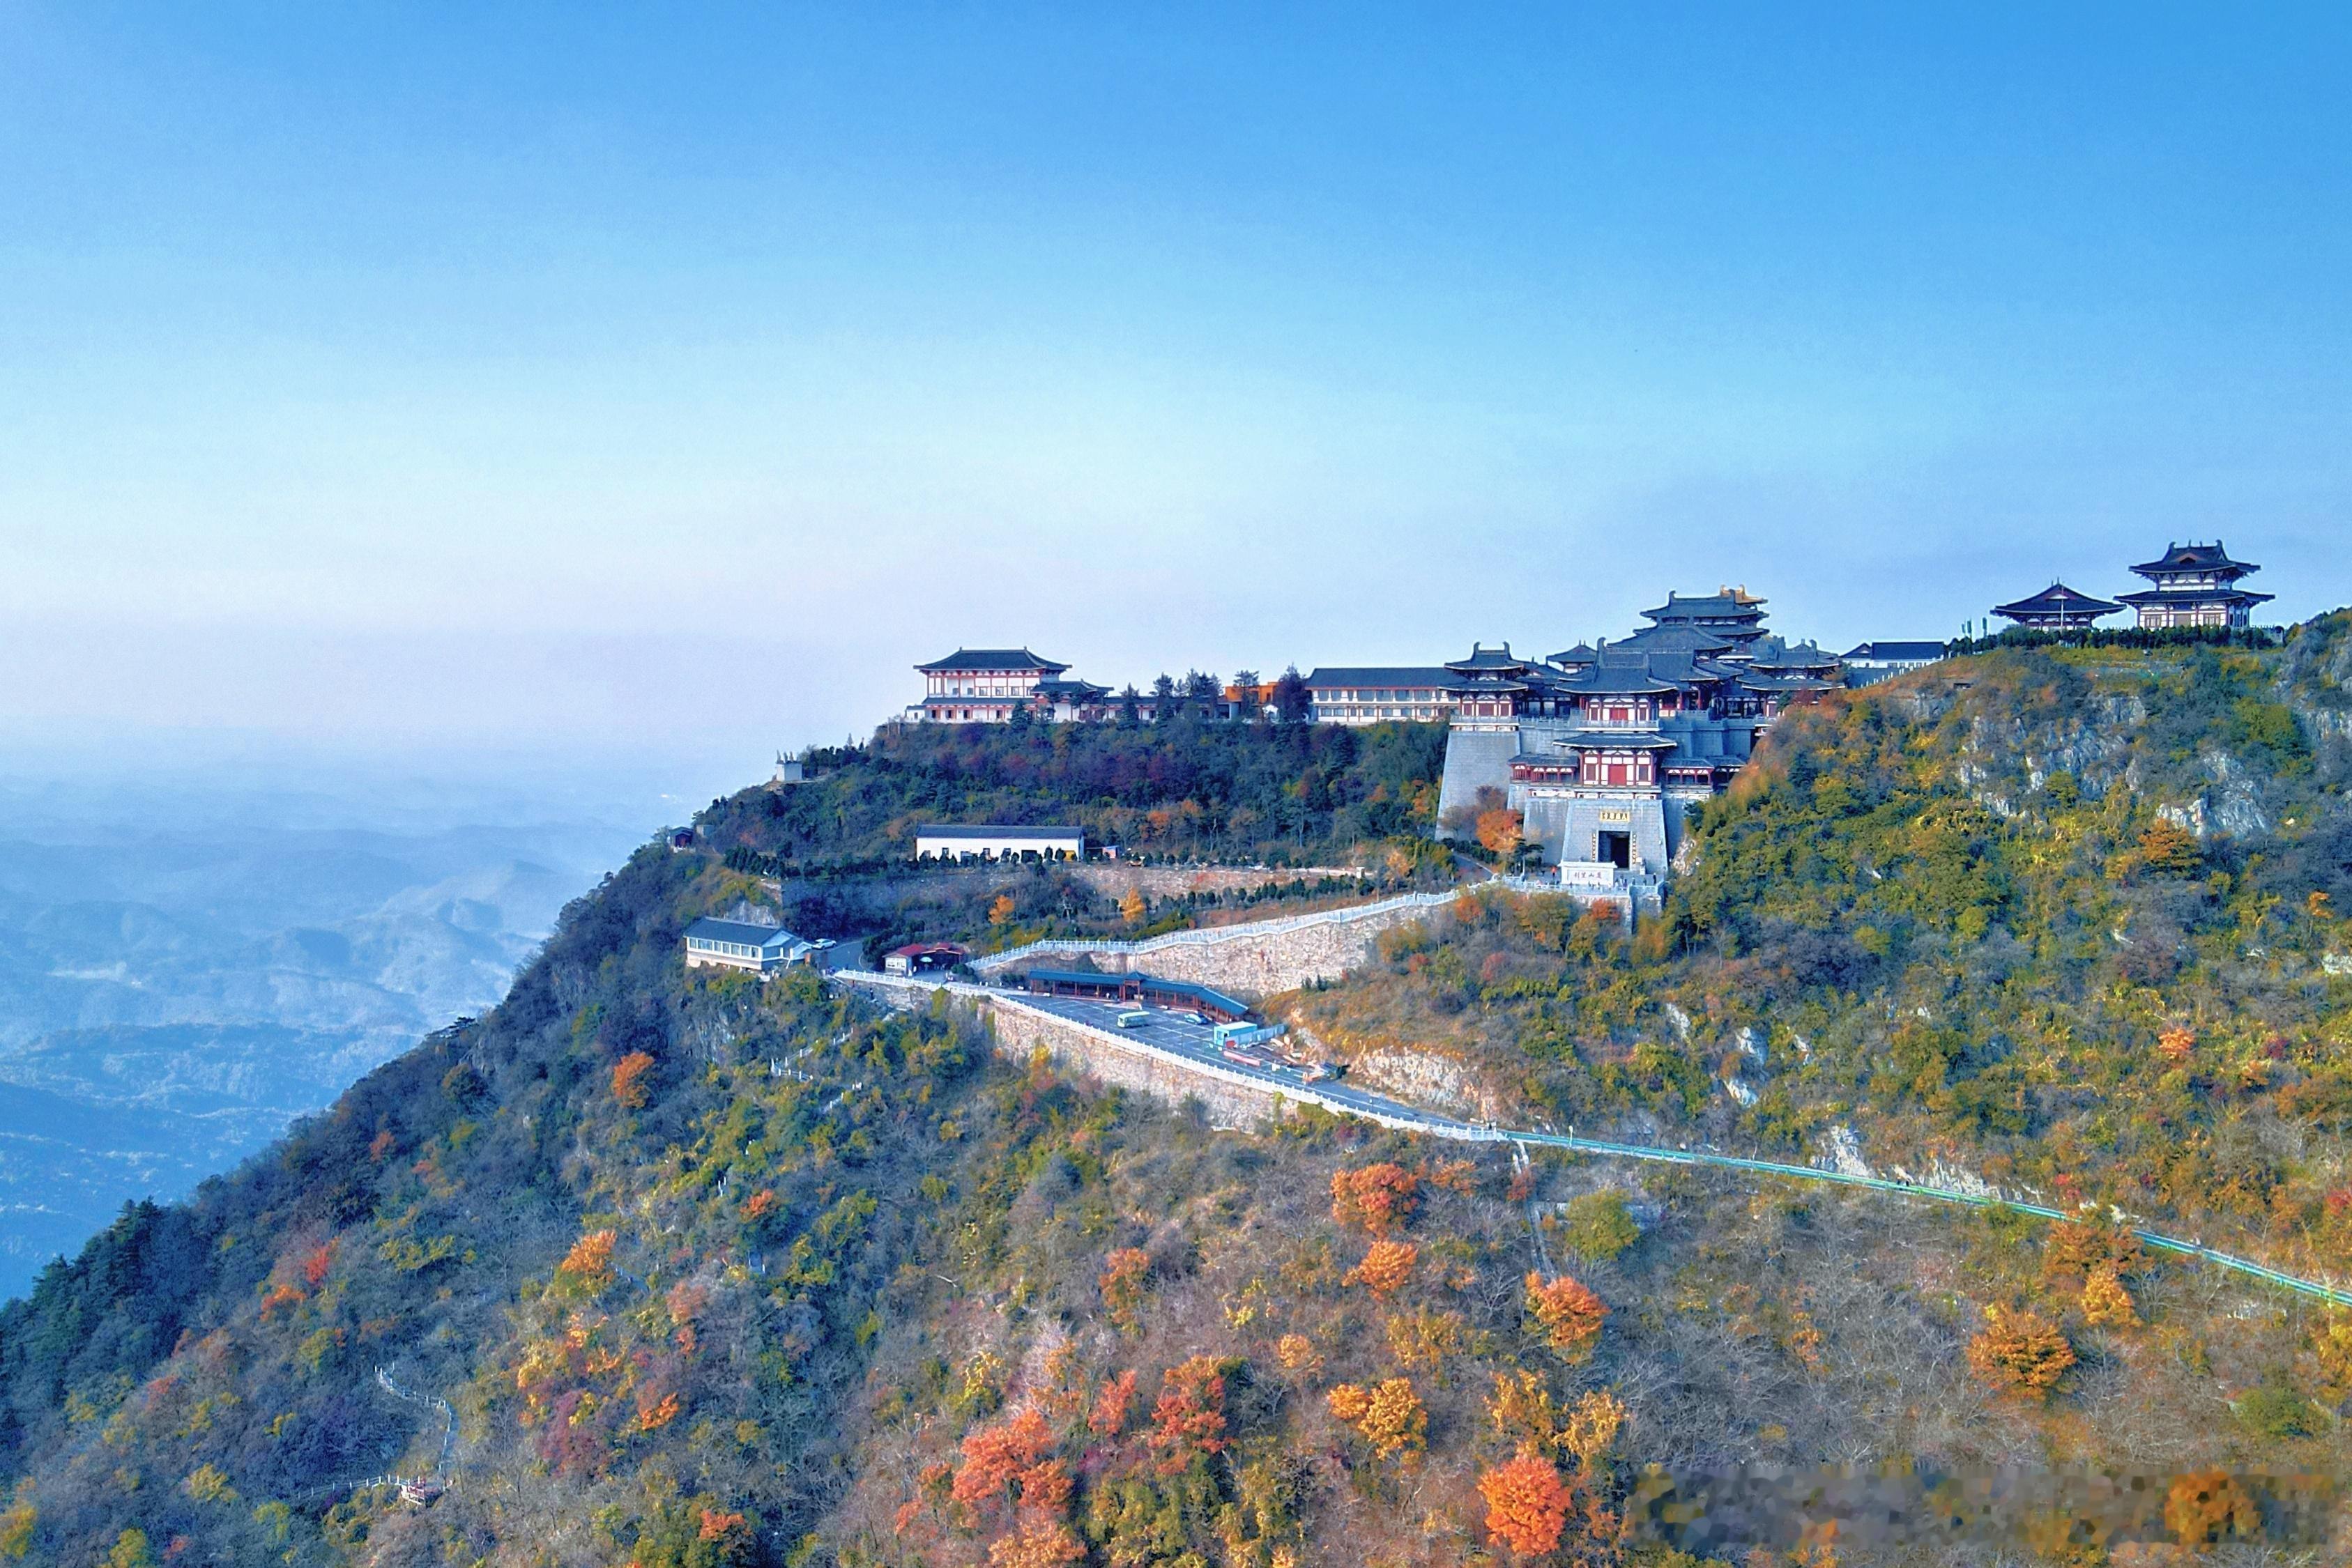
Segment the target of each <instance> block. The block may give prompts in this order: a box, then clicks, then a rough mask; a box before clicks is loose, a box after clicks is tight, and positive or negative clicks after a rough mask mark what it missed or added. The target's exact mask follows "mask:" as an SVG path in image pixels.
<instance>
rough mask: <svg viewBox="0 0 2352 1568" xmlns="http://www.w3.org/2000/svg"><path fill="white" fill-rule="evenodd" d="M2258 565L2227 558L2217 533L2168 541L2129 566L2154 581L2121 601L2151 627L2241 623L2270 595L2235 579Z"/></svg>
mask: <svg viewBox="0 0 2352 1568" xmlns="http://www.w3.org/2000/svg"><path fill="white" fill-rule="evenodd" d="M2260 570H2263V569H2262V568H2261V567H2258V566H2256V565H2254V564H2253V563H2252V562H2251V561H2243V560H2231V559H2230V552H2229V551H2228V550H2226V549H2223V548H2222V547H2221V540H2220V539H2215V540H2214V541H2213V542H2212V543H2211V544H2210V545H2200V544H2187V545H2176V544H2168V545H2166V546H2165V547H2164V553H2163V554H2162V555H2160V556H2158V557H2157V559H2154V560H2151V561H2143V562H2141V563H2140V564H2139V565H2137V566H2136V567H2134V568H2132V572H2133V575H2135V576H2137V577H2144V578H2146V579H2147V580H2148V581H2149V583H2151V584H2152V585H2153V586H2151V587H2149V588H2147V589H2143V590H2142V591H2139V592H2137V593H2126V594H2125V595H2123V596H2122V597H2123V601H2124V602H2125V603H2126V604H2128V605H2130V606H2131V607H2132V608H2133V609H2134V610H2136V611H2137V612H2139V623H2140V625H2142V626H2143V627H2147V628H2149V629H2151V630H2161V629H2163V628H2167V627H2172V626H2228V627H2240V626H2244V625H2246V624H2248V622H2249V619H2250V615H2251V612H2252V610H2253V607H2254V606H2255V605H2257V604H2267V603H2269V602H2270V601H2271V598H2272V595H2270V594H2267V593H2254V592H2251V591H2248V590H2246V589H2243V588H2241V587H2239V586H2238V581H2239V580H2240V579H2241V578H2243V577H2246V576H2247V575H2249V574H2251V573H2252V572H2257V571H2260Z"/></svg>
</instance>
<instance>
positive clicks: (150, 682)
mask: <svg viewBox="0 0 2352 1568" xmlns="http://www.w3.org/2000/svg"><path fill="white" fill-rule="evenodd" d="M1270 9H1272V8H1268V7H1264V6H1235V7H1217V6H1211V5H1196V6H1188V7H1167V8H1160V9H1158V10H1153V11H1147V10H1145V9H1144V8H1140V7H1117V8H1114V7H1092V8H1088V7H1077V6H1069V5H1056V6H1048V7H1037V8H1034V9H1022V8H1019V7H1015V6H1010V5H1005V6H987V7H981V6H946V5H937V6H863V7H853V6H826V7H818V8H811V7H790V6H761V7H744V8H742V9H740V10H738V9H721V8H712V7H690V6H660V7H656V6H637V7H624V6H604V7H594V8H588V7H573V6H555V5H547V6H534V5H522V4H515V5H502V6H497V7H459V6H447V7H440V8H431V9H428V8H422V7H393V6H383V5H336V6H317V5H297V4H290V3H289V4H284V5H270V6H239V5H206V6H202V7H193V6H166V5H151V6H118V5H104V4H89V3H86V0H78V3H76V4H72V5H65V4H31V5H28V4H21V3H12V4H0V193H5V203H0V450H5V452H6V453H7V454H8V455H7V459H6V461H5V463H0V614H5V617H6V619H7V622H8V623H9V625H10V626H11V628H12V630H11V634H10V635H9V636H8V637H7V638H5V639H4V640H0V728H4V729H5V730H6V731H8V732H10V733H15V734H19V735H48V736H58V735H73V734H79V733H81V732H86V731H89V730H91V729H93V728H96V729H100V730H103V731H105V732H107V733H110V734H118V735H127V734H136V733H144V732H146V731H149V730H152V729H157V728H164V729H173V728H176V729H179V730H183V731H187V730H205V731H234V732H239V733H246V732H250V733H253V734H257V735H264V736H275V737H286V738H288V739H289V741H305V742H321V743H325V742H332V743H335V744H346V743H351V742H353V741H357V740H367V741H372V742H374V743H377V744H383V745H388V746H393V747H424V746H483V745H487V744H488V743H489V742H490V741H491V740H493V739H497V740H498V741H499V743H500V744H509V743H512V742H515V741H517V740H518V739H520V740H524V741H528V742H530V743H532V744H544V745H546V746H549V747H556V748H559V749H560V748H562V747H615V748H620V749H624V750H627V751H630V752H633V753H639V754H641V753H642V752H643V750H644V748H646V747H648V746H651V747H656V748H660V747H673V748H676V749H677V752H678V754H679V755H681V756H683V755H688V754H696V755H707V756H711V757H733V756H736V755H739V754H740V757H741V758H743V759H744V760H743V763H742V768H743V771H744V773H745V775H746V776H748V773H749V771H750V769H751V768H752V767H753V766H754V765H755V764H756V762H757V761H758V759H759V758H760V757H761V755H763V753H764V751H765V749H767V748H771V747H773V746H775V745H778V744H786V743H797V742H800V741H803V740H807V739H811V738H817V737H838V736H840V735H843V734H845V733H847V732H850V731H852V730H858V731H862V730H864V729H865V728H866V727H868V726H870V725H871V723H872V722H873V721H874V720H875V719H877V717H879V716H881V715H882V714H883V713H885V712H887V710H888V709H890V708H891V707H893V706H898V704H901V703H903V702H904V701H905V700H907V698H908V697H909V696H910V695H914V694H915V692H916V690H917V685H916V681H915V677H914V676H913V675H912V674H911V672H910V671H909V670H908V665H910V664H914V663H916V662H918V661H919V660H922V659H925V658H929V657H933V656H936V655H937V654H938V653H941V652H944V651H946V650H947V649H949V648H950V647H952V646H954V645H956V644H957V643H970V644H973V645H981V644H993V643H1029V644H1031V645H1033V646H1035V647H1037V648H1038V649H1039V650H1040V651H1042V652H1045V653H1050V654H1052V655H1053V656H1055V657H1058V658H1061V659H1065V660H1068V661H1070V662H1072V663H1073V664H1076V666H1077V670H1078V673H1080V674H1085V675H1087V676H1090V677H1092V678H1096V679H1100V680H1108V681H1112V682H1119V681H1125V680H1129V679H1134V680H1136V681H1138V682H1139V683H1140V682H1143V681H1146V680H1148V679H1149V677H1150V675H1151V674H1153V673H1155V672H1157V671H1158V670H1160V669H1162V668H1166V669H1171V670H1174V671H1179V672H1181V670H1182V669H1183V668H1184V667H1186V666H1188V665H1199V666H1202V667H1206V668H1213V669H1215V670H1219V671H1230V670H1232V669H1234V668H1235V667H1237V666H1242V665H1252V666H1256V667H1260V668H1267V669H1278V668H1279V667H1280V666H1281V665H1282V664H1286V663H1288V662H1292V661H1296V662H1297V663H1298V664H1301V665H1302V666H1306V665H1311V664H1314V663H1317V662H1318V661H1321V662H1335V663H1358V662H1370V661H1376V660H1399V661H1404V660H1415V661H1418V660H1426V659H1435V658H1440V657H1447V656H1452V655H1453V654H1454V653H1457V652H1459V651H1460V650H1461V649H1462V648H1463V647H1464V646H1465V645H1466V644H1467V643H1469V641H1470V640H1471V639H1472V638H1473V637H1485V638H1487V639H1489V640H1493V639H1497V638H1505V637H1507V638H1510V639H1512V640H1514V642H1515V643H1517V644H1518V645H1519V646H1521V647H1522V648H1525V647H1527V646H1528V645H1530V644H1533V645H1536V646H1538V648H1539V649H1549V648H1554V647H1559V646H1564V645H1566V644H1567V643H1570V642H1572V641H1574V640H1576V639H1577V638H1579V637H1583V636H1591V635H1593V634H1596V633H1606V632H1612V631H1614V630H1617V629H1620V628H1622V627H1625V626H1626V625H1628V624H1629V623H1630V622H1632V621H1633V618H1634V612H1636V611H1638V610H1639V609H1641V608H1642V607H1643V606H1644V605H1647V604H1652V603H1655V602H1656V601H1658V599H1659V598H1660V597H1662V596H1663V594H1664V591H1665V590H1666V589H1668V588H1670V587H1675V588H1681V589H1684V590H1686V591H1687V590H1694V589H1706V588H1712V587H1714V586H1715V585H1717V583H1719V582H1745V583H1747V584H1748V586H1749V587H1751V588H1752V589H1754V590H1756V591H1760V592H1763V593H1765V594H1767V595H1768V596H1769V598H1770V599H1771V601H1772V605H1773V609H1774V612H1775V620H1776V623H1777V624H1778V625H1779V626H1780V628H1781V629H1783V630H1786V631H1789V632H1795V633H1804V634H1813V635H1818V636H1819V637H1821V638H1822V640H1823V641H1824V642H1830V643H1836V644H1838V645H1840V646H1843V645H1846V644H1848V643H1852V642H1854V641H1857V640H1860V639H1862V638H1864V637H1873V636H1919V635H1927V636H1936V635H1944V634H1948V633H1949V632H1953V631H1955V630H1957V628H1958V624H1959V623H1960V622H1961V621H1962V620H1964V619H1967V618H1970V617H1981V616H1982V614H1983V612H1984V610H1985V607H1986V606H1987V605H1989V604H1990V603H1991V602H1993V601H1996V600H1998V599H2005V598H2008V597H2011V596H2013V595H2015V594H2020V593H2023V592H2026V591H2031V590H2032V589H2035V588H2038V587H2040V586H2042V584H2044V583H2046V582H2047V581H2048V580H2050V579H2051V578H2052V577H2053V575H2063V576H2064V577H2065V578H2066V579H2067V580H2069V581H2072V582H2074V584H2075V585H2076V586H2078V587H2082V588H2084V589H2088V590H2092V591H2116V590H2119V589H2123V588H2126V587H2128V586H2132V584H2131V583H2130V582H2129V580H2127V579H2126V576H2125V574H2124V573H2123V571H2122V570H2121V569H2122V568H2123V567H2124V566H2125V565H2126V564H2127V563H2128V562H2130V561H2133V560H2137V559H2146V558H2147V556H2148V555H2151V554H2153V553H2155V551H2156V550H2157V549H2158V548H2160V547H2161V546H2162V545H2163V544H2164V543H2165V542H2166V541H2167V540H2168V539H2171V538H2189V537H2192V536H2193V537H2199V538H2207V537H2211V536H2213V535H2216V534H2219V535H2221V536H2222V537H2224V538H2227V540H2228V541H2229V543H2230V545H2231V548H2232V549H2233V550H2235V551H2237V552H2238V553H2240V554H2242V555H2245V556H2248V557H2251V558H2252V559H2256V560H2259V561H2261V562H2262V563H2263V565H2264V566H2265V567H2266V568H2267V569H2268V570H2265V571H2264V573H2263V576H2262V577H2261V578H2259V579H2258V580H2256V586H2260V587H2263V588H2266V589H2268V590H2270V591H2273V592H2274V593H2276V594H2278V595H2279V604H2278V606H2277V608H2278V609H2279V610H2280V611H2281V612H2284V614H2287V615H2291V616H2301V615H2305V614H2308V613H2312V612H2316V611H2318V610H2322V609H2326V608H2329V607H2332V606H2334V605H2336V604H2339V603H2342V602H2344V601H2347V600H2352V565H2347V551H2346V550H2345V549H2344V548H2343V546H2344V543H2345V540H2346V538H2347V532H2352V530H2347V526H2346V519H2347V517H2352V440H2347V431H2352V352H2347V350H2352V341H2347V339H2352V329H2348V328H2352V323H2347V287H2346V280H2347V277H2352V218H2347V214H2352V110H2347V102H2346V99H2345V96H2344V94H2343V92H2342V89H2341V84H2342V82H2343V81H2344V80H2345V79H2347V71H2352V20H2347V18H2348V17H2352V13H2347V12H2345V11H2343V10H2342V9H2340V8H2331V9H2326V10H2322V9H2318V8H2313V9H2311V10H2309V11H2307V12H2302V13H2298V12H2296V11H2295V10H2294V9H2292V8H2284V7H2281V8H2268V9H2266V10H2264V11H2263V13H2262V14H2260V15H2251V14H2249V15H2240V16H2227V17H2224V16H2221V15H2220V14H2219V13H2218V12H2208V13H2206V14H2204V15H2201V16H2200V15H2198V14H2195V13H2191V12H2188V11H2177V12H2173V11H2162V10H2159V9H2158V8H2154V7H2146V6H2135V7H2120V6H2119V7H2114V8H2105V9H2093V8H2072V9H2069V10H2067V11H2066V12H2065V13H2064V14H2063V15H2053V14H2052V13H2053V11H2055V10H2056V9H2057V8H2053V7H2024V6H2019V7H2013V8H2000V7H1993V6H1971V7H1951V8H1945V9H1943V10H1940V11H1932V12H1931V10H1930V8H1927V7H1908V6H1906V7H1892V6H1890V7H1883V8H1875V9H1870V10H1864V9H1853V10H1840V9H1833V8H1830V7H1817V6H1816V7H1802V8H1800V7H1790V6H1777V7H1760V6H1725V7H1720V8H1709V7H1698V6H1691V7H1617V8H1611V9H1609V10H1606V11H1602V10H1585V11H1575V10H1570V9H1568V8H1563V7H1545V8H1539V9H1528V10H1524V11H1509V10H1505V9H1503V8H1500V7H1491V8H1466V7H1456V8H1451V9H1453V10H1455V11H1464V12H1468V11H1473V10H1475V15H1468V16H1462V15H1456V16H1448V15H1446V14H1444V9H1442V8H1438V7H1421V8H1410V9H1407V8H1388V7H1381V6H1376V5H1353V6H1348V7H1333V8H1329V9H1324V10H1307V9H1298V8H1280V10H1279V13H1278V14H1277V15H1269V14H1268V13H1269V10H1270ZM583 13H586V14H585V15H583Z"/></svg>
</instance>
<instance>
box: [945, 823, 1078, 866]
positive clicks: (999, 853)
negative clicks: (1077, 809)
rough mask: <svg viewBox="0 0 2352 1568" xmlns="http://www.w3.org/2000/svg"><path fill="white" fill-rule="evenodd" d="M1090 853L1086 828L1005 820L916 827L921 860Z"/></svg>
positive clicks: (1060, 857)
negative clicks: (1025, 825)
mask: <svg viewBox="0 0 2352 1568" xmlns="http://www.w3.org/2000/svg"><path fill="white" fill-rule="evenodd" d="M1086 852H1087V831H1086V830H1085V829H1084V828H1064V827H1045V828H1016V827H1008V826H1005V825H1003V824H1001V823H986V822H984V823H979V824H975V825H971V826H950V825H945V824H938V823H933V824H927V825H925V826H922V827H919V828H917V829H916V830H915V858H916V859H917V860H919V861H969V860H998V861H1006V860H1011V861H1017V860H1025V859H1027V858H1028V857H1029V856H1031V855H1034V856H1036V857H1037V858H1038V859H1039V860H1048V861H1061V860H1070V861H1074V860H1083V859H1085V858H1086Z"/></svg>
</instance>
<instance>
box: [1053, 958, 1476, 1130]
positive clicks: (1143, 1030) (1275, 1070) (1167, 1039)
mask: <svg viewBox="0 0 2352 1568" xmlns="http://www.w3.org/2000/svg"><path fill="white" fill-rule="evenodd" d="M1007 994H1008V995H1009V996H1010V997H1011V998H1013V1000H1015V1001H1020V1002H1025V1003H1026V1004H1028V1005H1029V1006H1031V1007H1033V1008H1035V1009H1038V1010H1040V1011H1041V1012H1049V1013H1053V1014H1055V1016H1056V1017H1059V1018H1066V1019H1071V1020H1073V1021H1074V1022H1077V1023H1082V1024H1090V1025H1092V1026H1093V1027H1094V1028H1096V1029H1100V1030H1109V1031H1110V1032H1111V1033H1113V1034H1116V1035H1119V1036H1121V1037H1123V1038H1125V1039H1128V1040H1135V1041H1137V1042H1138V1043H1139V1044H1142V1045H1146V1046H1149V1047H1150V1048H1151V1049H1152V1050H1154V1051H1166V1052H1167V1053H1169V1054H1170V1055H1171V1056H1176V1057H1181V1058H1183V1059H1186V1060H1189V1061H1205V1062H1209V1063H1211V1064H1213V1065H1214V1066H1216V1067H1220V1068H1222V1069H1223V1070H1224V1071H1227V1072H1234V1073H1239V1074H1241V1075H1242V1076H1243V1077H1245V1078H1255V1079H1257V1080H1259V1081H1261V1082H1266V1083H1271V1084H1273V1085H1274V1086H1275V1087H1276V1088H1279V1089H1285V1090H1288V1091H1290V1092H1293V1093H1296V1092H1298V1091H1299V1090H1302V1089H1306V1090H1308V1091H1310V1092H1312V1093H1314V1094H1315V1095H1316V1096H1317V1097H1318V1099H1323V1100H1328V1101H1330V1102H1331V1103H1334V1104H1338V1105H1344V1106H1347V1107H1349V1109H1351V1110H1357V1111H1365V1112H1370V1113H1374V1114H1377V1115H1384V1116H1395V1117H1399V1118H1401V1119H1402V1120H1405V1121H1409V1122H1412V1123H1414V1124H1417V1125H1420V1126H1423V1127H1427V1128H1429V1129H1430V1130H1431V1131H1433V1132H1451V1133H1456V1134H1459V1133H1466V1132H1471V1131H1474V1130H1475V1129H1474V1128H1473V1127H1472V1125H1471V1124H1469V1123H1467V1122H1457V1121H1454V1120H1453V1119H1452V1118H1450V1117H1446V1116H1437V1115H1433V1114H1431V1113H1429V1112H1427V1111H1423V1110H1422V1109H1420V1108H1419V1107H1418V1106H1413V1105H1407V1104H1405V1103H1402V1102H1401V1101H1396V1100H1391V1099H1388V1098H1386V1097H1385V1096H1383V1095H1379V1094H1372V1093H1368V1092H1365V1091H1363V1090H1361V1089H1355V1088H1350V1087H1349V1085H1348V1083H1347V1082H1345V1081H1344V1080H1342V1079H1337V1078H1326V1079H1324V1080H1322V1081H1321V1082H1317V1083H1314V1084H1311V1085H1310V1084H1308V1083H1307V1078H1306V1074H1305V1072H1304V1071H1302V1070H1301V1069H1299V1068H1296V1067H1292V1066H1290V1065H1288V1064H1286V1063H1285V1064H1283V1065H1281V1066H1277V1067H1270V1068H1267V1067H1244V1065H1242V1064H1241V1063H1240V1062H1238V1061H1233V1060H1232V1059H1230V1058H1228V1057H1227V1056H1226V1055H1225V1054H1224V1053H1223V1051H1219V1050H1218V1049H1217V1047H1216V1044H1215V1041H1214V1039H1213V1033H1212V1028H1211V1026H1210V1025H1208V1024H1197V1023H1192V1022H1190V1021H1188V1020H1187V1019H1186V1017H1185V1015H1184V1014H1182V1013H1181V1012H1176V1011H1173V1010H1171V1009H1166V1008H1134V1007H1127V1006H1121V1005H1119V1004H1117V1003H1113V1002H1090V1001H1086V1000H1083V999H1081V998H1076V997H1033V996H1031V995H1029V994H1028V993H1027V992H1025V991H1011V992H1008V993H1007ZM1126 1012H1140V1013H1142V1014H1143V1015H1144V1017H1145V1021H1144V1022H1143V1023H1141V1024H1139V1025H1137V1026H1135V1027H1133V1028H1131V1029H1121V1028H1119V1027H1118V1017H1119V1015H1120V1014H1121V1013H1126ZM1275 1051H1276V1054H1279V1052H1280V1051H1281V1042H1280V1041H1279V1040H1277V1041H1276V1042H1275Z"/></svg>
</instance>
